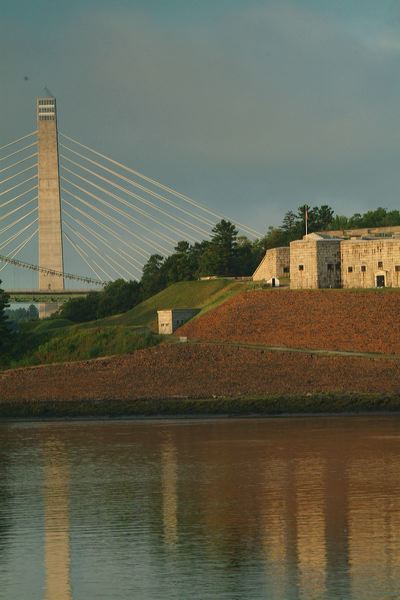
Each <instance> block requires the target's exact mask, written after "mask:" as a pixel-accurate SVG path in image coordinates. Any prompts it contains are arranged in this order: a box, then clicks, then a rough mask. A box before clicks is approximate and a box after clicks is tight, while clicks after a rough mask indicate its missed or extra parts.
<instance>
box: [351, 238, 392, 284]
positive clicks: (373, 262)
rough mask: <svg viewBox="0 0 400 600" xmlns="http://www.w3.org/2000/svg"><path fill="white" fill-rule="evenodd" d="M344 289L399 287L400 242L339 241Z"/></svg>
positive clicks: (388, 240)
mask: <svg viewBox="0 0 400 600" xmlns="http://www.w3.org/2000/svg"><path fill="white" fill-rule="evenodd" d="M341 263H342V286H343V287H344V288H373V287H400V239H399V238H392V239H382V240H378V239H377V240H344V241H342V242H341Z"/></svg>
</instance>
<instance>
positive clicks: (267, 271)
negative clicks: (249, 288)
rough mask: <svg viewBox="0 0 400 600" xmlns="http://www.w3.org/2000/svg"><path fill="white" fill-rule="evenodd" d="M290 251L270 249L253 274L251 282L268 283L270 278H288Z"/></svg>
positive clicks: (286, 248) (285, 248)
mask: <svg viewBox="0 0 400 600" xmlns="http://www.w3.org/2000/svg"><path fill="white" fill-rule="evenodd" d="M289 271H290V249H289V247H288V246H287V247H281V248H271V249H270V250H267V252H266V254H265V256H264V258H263V259H262V261H261V262H260V264H259V265H258V267H257V269H256V270H255V271H254V274H253V281H268V280H270V279H271V278H272V277H278V279H279V278H282V277H289Z"/></svg>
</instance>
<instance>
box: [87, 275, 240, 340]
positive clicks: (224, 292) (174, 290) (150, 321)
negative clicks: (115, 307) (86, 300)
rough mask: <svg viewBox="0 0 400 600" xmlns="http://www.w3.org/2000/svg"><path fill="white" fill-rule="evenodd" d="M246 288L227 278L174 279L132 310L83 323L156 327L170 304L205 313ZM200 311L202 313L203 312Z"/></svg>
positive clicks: (174, 306)
mask: <svg viewBox="0 0 400 600" xmlns="http://www.w3.org/2000/svg"><path fill="white" fill-rule="evenodd" d="M244 289H246V284H244V283H240V282H238V281H231V280H228V279H212V280H207V281H181V282H179V283H174V284H173V285H170V286H169V287H167V288H166V289H164V290H162V292H159V293H158V294H155V295H154V296H151V298H148V299H147V300H145V301H144V302H141V303H140V304H138V305H137V306H135V307H134V308H132V309H131V310H128V311H127V312H125V313H122V314H120V315H113V316H112V317H106V318H105V319H98V320H97V321H93V322H91V323H86V324H85V325H81V326H80V327H82V328H88V327H99V326H100V327H107V326H115V325H124V326H129V327H138V328H144V327H146V328H151V329H153V330H155V329H156V327H157V310H163V309H167V308H201V309H202V313H204V312H206V311H207V310H209V309H210V308H213V307H215V306H218V305H219V304H221V303H223V302H225V300H227V299H228V298H230V297H231V296H234V295H236V294H238V293H239V292H242V291H243V290H244ZM202 313H200V314H202Z"/></svg>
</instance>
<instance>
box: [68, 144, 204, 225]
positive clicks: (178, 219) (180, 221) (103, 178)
mask: <svg viewBox="0 0 400 600" xmlns="http://www.w3.org/2000/svg"><path fill="white" fill-rule="evenodd" d="M61 157H62V158H63V159H64V160H67V161H68V162H70V163H71V164H73V165H75V166H76V167H78V168H79V169H82V170H83V171H85V172H86V173H90V174H91V175H94V176H95V177H97V178H98V179H100V180H101V181H105V182H106V183H107V184H108V185H111V186H113V187H115V188H117V189H118V190H120V191H122V192H124V193H125V194H128V195H129V196H131V197H132V198H135V199H136V200H139V202H142V203H143V204H145V205H146V206H149V207H150V208H152V209H153V210H156V211H158V212H160V213H161V214H162V215H164V216H166V217H167V218H168V219H171V220H172V221H176V222H177V223H180V224H181V225H184V226H185V227H188V228H189V229H193V230H194V231H196V233H197V234H199V233H200V234H201V235H205V236H207V237H208V235H209V231H206V230H205V229H202V228H201V227H198V226H197V225H193V224H192V223H189V222H188V221H186V219H182V218H181V217H176V216H174V215H172V214H170V213H168V212H167V211H165V210H163V209H162V208H160V207H159V206H157V205H156V204H154V202H151V201H150V200H147V199H146V198H143V196H139V194H136V193H134V192H132V191H130V190H128V189H127V188H125V187H123V186H122V185H119V184H118V183H115V182H114V181H112V180H111V179H108V178H107V177H104V176H103V175H99V174H98V173H96V172H95V171H92V170H91V169H88V168H87V167H84V166H82V165H80V164H79V163H77V162H76V161H74V160H71V159H70V158H67V157H66V156H64V155H61ZM185 235H186V234H185Z"/></svg>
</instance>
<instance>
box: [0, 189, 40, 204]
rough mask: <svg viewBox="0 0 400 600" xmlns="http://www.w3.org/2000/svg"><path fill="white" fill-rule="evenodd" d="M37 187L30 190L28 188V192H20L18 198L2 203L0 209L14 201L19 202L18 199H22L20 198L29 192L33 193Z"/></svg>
mask: <svg viewBox="0 0 400 600" xmlns="http://www.w3.org/2000/svg"><path fill="white" fill-rule="evenodd" d="M37 188H38V186H37V185H34V186H32V187H31V188H29V190H26V192H22V194H18V196H14V198H11V200H7V202H3V204H1V205H0V208H4V206H7V204H10V203H11V202H15V200H19V199H20V198H22V196H25V195H26V194H29V193H30V192H33V190H37Z"/></svg>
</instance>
